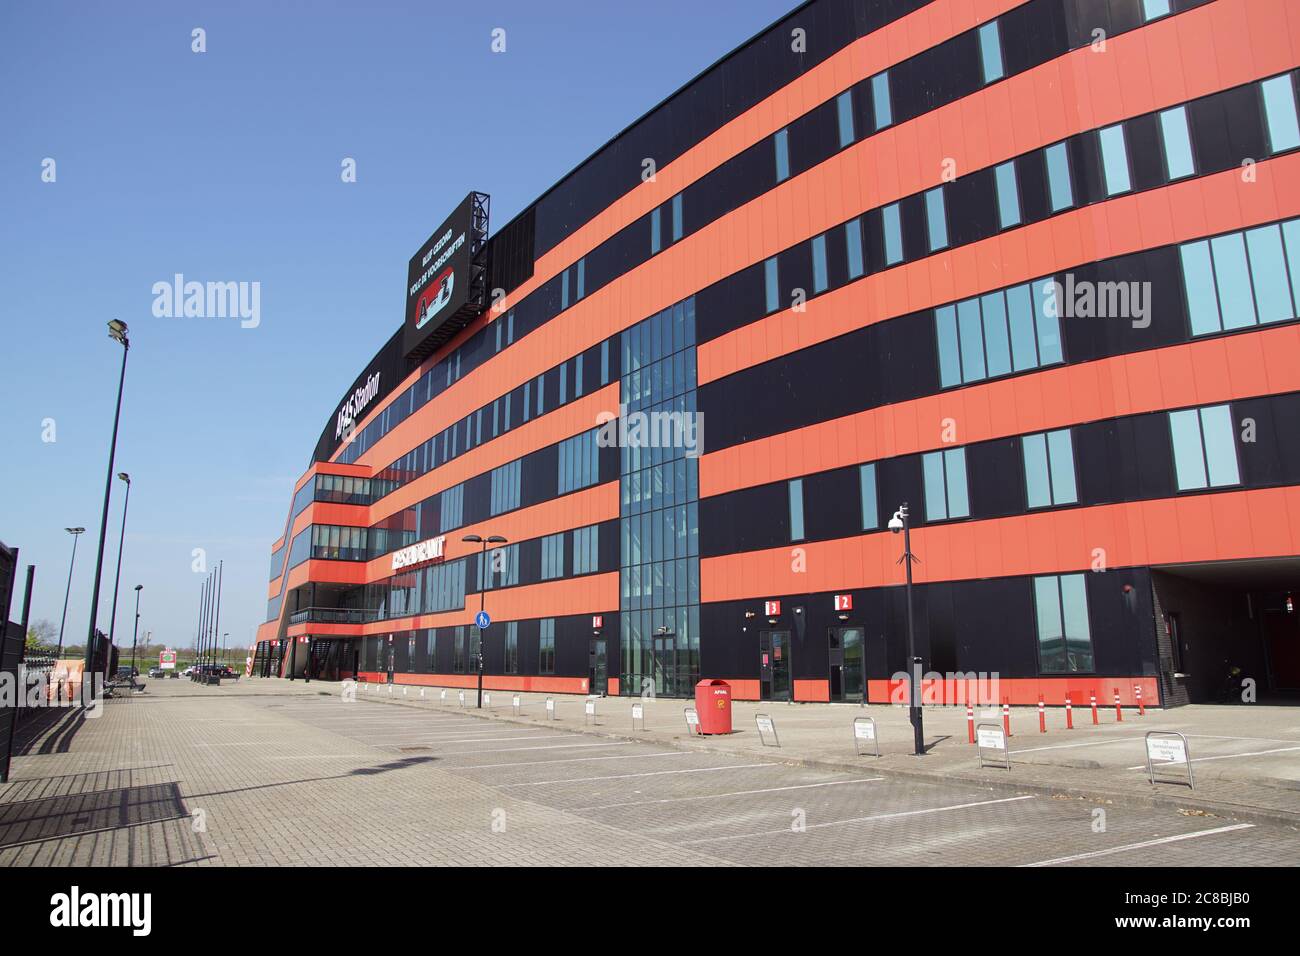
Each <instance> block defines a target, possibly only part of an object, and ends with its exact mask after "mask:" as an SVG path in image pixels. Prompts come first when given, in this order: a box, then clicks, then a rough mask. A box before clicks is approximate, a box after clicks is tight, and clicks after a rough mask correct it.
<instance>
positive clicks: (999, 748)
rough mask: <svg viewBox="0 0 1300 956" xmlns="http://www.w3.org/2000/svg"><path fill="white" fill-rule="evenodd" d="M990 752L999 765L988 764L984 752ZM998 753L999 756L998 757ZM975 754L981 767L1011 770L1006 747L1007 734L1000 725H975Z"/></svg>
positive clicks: (1008, 752)
mask: <svg viewBox="0 0 1300 956" xmlns="http://www.w3.org/2000/svg"><path fill="white" fill-rule="evenodd" d="M986 750H991V751H993V753H994V757H993V759H994V760H997V761H1001V762H1000V763H988V762H986V761H985V759H984V751H986ZM999 752H1000V755H999ZM975 753H976V757H977V758H978V759H979V765H980V766H981V767H986V766H988V767H999V766H1000V767H1003V768H1004V769H1006V770H1010V769H1011V750H1010V748H1009V747H1007V733H1006V731H1005V730H1003V728H1002V725H1001V724H977V725H976V727H975Z"/></svg>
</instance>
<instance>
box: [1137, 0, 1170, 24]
mask: <svg viewBox="0 0 1300 956" xmlns="http://www.w3.org/2000/svg"><path fill="white" fill-rule="evenodd" d="M1172 12H1173V11H1171V10H1170V9H1169V0H1142V17H1143V19H1145V20H1146V21H1147V22H1150V21H1152V20H1158V19H1160V18H1161V17H1167V16H1169V14H1170V13H1172Z"/></svg>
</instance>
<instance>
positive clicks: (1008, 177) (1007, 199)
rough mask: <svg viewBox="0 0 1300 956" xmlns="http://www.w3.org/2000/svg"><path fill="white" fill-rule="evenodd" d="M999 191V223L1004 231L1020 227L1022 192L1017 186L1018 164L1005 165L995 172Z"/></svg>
mask: <svg viewBox="0 0 1300 956" xmlns="http://www.w3.org/2000/svg"><path fill="white" fill-rule="evenodd" d="M993 174H994V180H995V182H996V183H997V189H998V221H999V222H1000V223H1001V224H1002V228H1003V229H1010V228H1011V227H1012V226H1018V225H1020V219H1021V216H1020V190H1019V189H1018V188H1017V184H1016V164H1015V163H1014V162H1009V163H1003V164H1002V165H1001V166H998V167H997V168H996V169H994V170H993Z"/></svg>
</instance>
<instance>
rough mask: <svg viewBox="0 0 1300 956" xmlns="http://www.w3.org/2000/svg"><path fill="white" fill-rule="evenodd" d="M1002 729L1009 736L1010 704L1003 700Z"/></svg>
mask: <svg viewBox="0 0 1300 956" xmlns="http://www.w3.org/2000/svg"><path fill="white" fill-rule="evenodd" d="M1002 730H1003V731H1004V732H1005V733H1006V735H1007V736H1008V737H1010V736H1011V705H1010V704H1009V703H1007V702H1006V701H1005V700H1004V701H1003V702H1002Z"/></svg>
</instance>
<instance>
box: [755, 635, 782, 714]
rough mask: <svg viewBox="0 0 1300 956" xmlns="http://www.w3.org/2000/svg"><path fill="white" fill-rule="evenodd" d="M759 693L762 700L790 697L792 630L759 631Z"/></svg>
mask: <svg viewBox="0 0 1300 956" xmlns="http://www.w3.org/2000/svg"><path fill="white" fill-rule="evenodd" d="M758 695H759V698H760V699H762V700H789V699H790V632H789V631H759V632H758Z"/></svg>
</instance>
